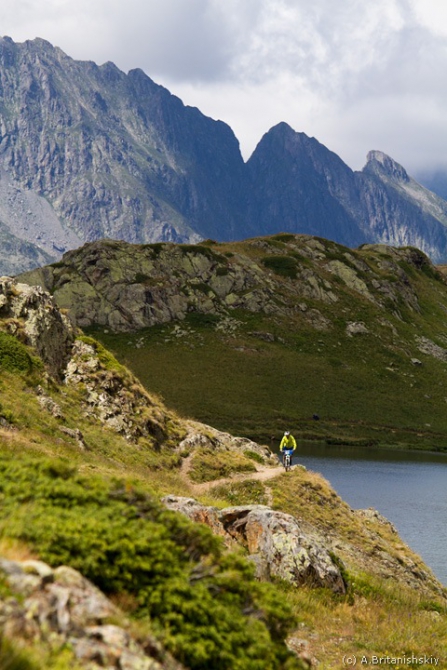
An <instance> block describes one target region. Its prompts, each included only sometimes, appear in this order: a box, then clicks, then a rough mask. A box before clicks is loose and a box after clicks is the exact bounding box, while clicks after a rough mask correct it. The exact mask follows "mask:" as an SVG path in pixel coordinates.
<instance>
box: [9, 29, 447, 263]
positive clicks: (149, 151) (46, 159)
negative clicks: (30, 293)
mask: <svg viewBox="0 0 447 670" xmlns="http://www.w3.org/2000/svg"><path fill="white" fill-rule="evenodd" d="M0 168H1V169H3V170H4V172H5V173H7V175H8V179H10V180H12V181H13V183H14V184H16V185H17V187H18V188H21V189H23V190H24V191H32V192H34V197H36V195H38V196H39V197H43V198H45V199H46V200H47V202H48V203H49V204H50V205H51V207H52V210H53V212H52V216H51V217H50V218H49V219H51V222H50V224H48V221H47V229H46V231H45V234H44V235H43V234H42V232H41V231H40V230H38V231H36V230H34V229H33V230H32V231H29V232H28V233H26V232H25V231H24V226H23V221H22V220H20V221H19V222H18V221H17V220H16V219H17V217H15V216H12V215H11V216H6V218H5V217H4V218H3V220H2V223H3V224H4V225H5V226H6V228H7V230H9V234H10V235H11V236H13V237H17V238H19V239H25V240H26V241H27V242H30V243H32V244H34V245H36V246H37V248H39V249H41V250H42V251H45V253H50V256H51V257H52V258H57V257H58V256H60V255H61V253H62V250H67V249H69V248H74V247H76V246H79V244H80V243H82V242H86V241H87V242H88V241H93V240H96V239H100V238H104V237H108V238H113V239H121V240H125V241H128V242H132V243H152V242H157V241H163V242H166V241H172V242H190V243H195V242H197V241H199V240H201V239H206V238H212V239H216V240H219V241H229V240H235V239H244V238H247V237H253V236H257V235H266V234H273V233H277V232H280V231H286V232H291V233H306V234H311V235H319V236H321V237H326V238H328V239H332V240H334V241H336V242H338V243H342V244H345V245H347V246H350V247H355V246H358V245H359V244H362V243H365V242H367V243H377V242H380V243H387V244H391V245H412V246H417V247H419V248H420V249H421V250H423V251H424V252H426V253H427V254H429V255H430V257H431V258H432V260H433V261H435V262H442V261H445V260H446V259H447V228H446V226H447V204H446V202H445V201H444V200H443V199H442V198H440V197H439V196H436V195H435V194H433V193H431V192H430V191H428V190H427V189H425V188H424V187H422V186H421V185H420V184H417V182H415V181H414V180H412V179H411V178H410V177H409V176H408V175H407V173H406V171H405V170H404V168H402V167H401V166H399V165H398V164H397V163H395V162H394V161H393V160H392V159H391V158H389V157H387V156H386V155H385V154H382V153H381V152H377V151H374V152H371V153H370V154H369V157H368V162H367V164H366V166H365V168H364V169H363V171H361V172H354V171H352V170H351V169H350V168H349V167H348V166H347V165H346V164H345V163H343V161H342V160H341V159H340V158H339V157H338V156H337V155H336V154H334V153H333V152H331V151H329V150H328V149H327V148H326V147H324V146H323V145H322V144H320V143H319V142H318V141H317V140H316V139H314V138H309V137H307V136H306V135H305V134H304V133H296V132H295V131H294V130H292V128H290V126H288V125H287V124H286V123H280V124H278V125H277V126H275V127H274V128H272V129H271V130H270V131H269V132H267V133H266V134H265V135H264V137H263V138H262V139H261V141H260V142H259V144H258V146H257V147H256V149H255V151H254V152H253V155H252V156H251V157H250V159H249V160H248V161H247V162H246V163H244V161H243V158H242V156H241V152H240V149H239V143H238V140H237V138H236V137H235V135H234V133H233V131H232V130H231V128H230V127H229V126H228V125H226V124H225V123H223V122H222V121H214V120H212V119H210V118H208V117H206V116H204V115H203V114H202V113H201V112H200V111H199V110H198V109H196V108H192V107H188V106H185V105H184V104H183V103H182V102H181V100H179V98H177V97H176V96H174V95H172V94H171V93H170V92H169V91H168V90H166V89H165V88H163V87H162V86H159V85H157V84H156V83H154V82H153V81H152V80H151V79H150V78H149V77H148V76H147V75H146V74H145V73H144V72H143V71H142V70H139V69H136V70H131V71H130V72H129V73H128V74H124V73H123V72H121V71H120V70H119V69H118V68H117V67H116V66H115V65H113V63H110V62H109V63H105V64H104V65H101V66H97V65H96V64H95V63H92V62H89V61H75V60H73V59H71V58H70V57H69V56H67V55H66V54H64V53H63V52H62V51H61V50H60V49H59V48H57V47H53V46H52V45H51V44H50V43H49V42H47V41H45V40H42V39H35V40H32V41H26V42H24V43H23V44H17V43H14V42H13V40H12V39H10V38H8V37H4V38H0ZM22 216H23V215H22ZM19 218H20V217H19ZM49 219H48V220H49ZM48 230H54V235H49V233H48ZM56 231H57V235H56ZM24 235H28V237H25V238H24ZM44 238H45V239H47V240H48V239H50V240H51V239H56V238H58V239H61V240H62V242H61V243H59V242H58V243H56V245H55V248H52V249H50V250H49V249H48V248H46V247H45V245H44V244H43V239H44ZM5 261H6V258H5V256H4V257H3V260H2V259H0V269H1V267H4V263H5ZM22 262H23V267H21V268H20V267H19V270H20V269H22V270H26V269H29V267H30V261H29V258H28V257H27V254H26V253H25V255H24V257H23V261H22ZM38 262H40V261H37V258H35V259H34V261H31V264H34V263H38ZM2 263H3V265H2ZM18 264H19V266H20V261H18ZM3 271H4V270H3ZM8 271H9V270H8Z"/></svg>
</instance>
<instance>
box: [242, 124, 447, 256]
mask: <svg viewBox="0 0 447 670" xmlns="http://www.w3.org/2000/svg"><path fill="white" fill-rule="evenodd" d="M247 169H248V171H249V173H250V183H251V189H252V193H253V197H252V198H251V199H250V201H249V205H248V211H249V215H248V217H247V218H248V220H256V221H258V226H259V232H261V233H263V234H272V233H274V232H277V231H279V230H287V231H289V232H294V233H296V232H303V233H309V234H312V235H321V236H323V237H327V238H329V239H331V240H335V241H336V242H339V243H341V244H346V245H347V246H350V247H352V246H356V245H358V244H361V243H365V242H369V243H371V242H375V243H383V244H389V245H393V246H404V245H409V246H415V247H417V248H419V249H421V250H422V251H424V252H425V253H427V254H428V255H429V256H430V257H431V258H432V259H433V260H434V261H436V262H438V261H441V260H442V259H444V258H445V257H446V254H447V228H446V226H447V204H446V202H445V201H444V200H443V199H442V198H440V197H439V196H437V195H435V194H434V193H432V192H430V191H429V190H428V189H426V188H424V187H422V186H421V185H420V184H418V183H417V182H416V181H415V180H414V179H412V178H411V177H410V176H409V175H408V174H407V172H406V171H405V169H404V168H403V167H402V166H401V165H399V164H398V163H396V162H395V161H394V160H393V159H392V158H390V157H389V156H387V155H386V154H384V153H382V152H380V151H371V152H370V153H369V154H368V159H367V163H366V166H365V168H364V169H363V171H362V172H353V171H352V170H351V169H350V168H349V167H348V166H347V165H345V164H344V163H343V161H342V160H341V159H340V158H339V157H338V156H336V155H335V154H334V153H332V152H331V151H329V150H328V149H326V147H324V146H323V145H321V144H320V143H319V142H318V141H317V140H315V139H314V138H309V137H307V136H306V135H304V134H303V133H295V132H294V131H293V130H292V129H291V128H290V127H289V126H288V125H287V124H285V123H282V124H279V125H278V126H276V127H275V128H272V129H271V130H270V131H269V132H268V133H267V134H266V135H265V136H264V137H263V139H262V140H261V142H260V143H259V145H258V147H257V148H256V150H255V152H254V153H253V155H252V157H251V158H250V160H249V161H248V163H247ZM258 234H259V233H258Z"/></svg>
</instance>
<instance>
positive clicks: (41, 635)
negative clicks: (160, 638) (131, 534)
mask: <svg viewBox="0 0 447 670" xmlns="http://www.w3.org/2000/svg"><path fill="white" fill-rule="evenodd" d="M0 575H1V576H2V577H3V579H4V580H5V582H6V585H7V586H8V587H9V589H10V595H9V596H2V597H1V599H0V626H1V628H2V632H3V635H5V636H6V637H7V638H14V639H16V640H17V639H26V640H30V639H32V640H34V641H40V642H42V643H44V644H45V645H47V647H48V648H49V649H50V650H51V649H53V650H54V651H55V652H57V651H58V650H59V649H60V648H61V647H62V646H64V645H66V646H68V648H69V649H71V650H72V652H73V658H74V659H76V660H77V661H78V663H79V664H80V665H81V666H82V667H85V668H89V670H95V669H96V668H104V667H106V668H110V670H112V669H114V668H116V670H123V669H125V670H163V669H165V670H181V666H180V664H178V663H176V662H175V661H174V660H172V659H171V658H169V657H168V658H167V660H166V662H163V661H160V660H157V659H156V658H154V656H153V654H151V653H150V651H151V650H152V651H153V652H156V653H157V656H158V659H160V658H161V657H162V656H163V655H165V656H167V655H166V653H165V652H164V651H163V650H162V648H161V645H160V644H159V643H158V642H157V641H156V640H155V639H154V638H151V637H148V636H145V638H143V639H137V638H136V637H135V636H134V635H133V634H132V633H131V632H130V630H129V623H128V621H127V620H126V617H125V616H124V614H123V613H122V612H120V610H119V609H118V608H117V607H116V606H115V605H114V604H113V603H112V602H111V601H110V600H109V599H108V598H106V596H105V595H104V594H103V593H102V592H101V591H100V590H99V589H98V588H96V587H95V586H94V585H93V584H92V583H91V582H90V581H89V580H87V579H85V577H83V576H82V575H81V573H79V572H78V571H77V570H74V569H73V568H70V567H67V566H60V567H58V568H55V569H53V568H51V567H50V566H49V565H47V564H46V563H43V562H42V561H35V560H27V561H11V560H7V559H5V558H0ZM112 621H120V625H116V624H115V623H112Z"/></svg>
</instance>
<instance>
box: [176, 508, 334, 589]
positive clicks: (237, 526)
mask: <svg viewBox="0 0 447 670" xmlns="http://www.w3.org/2000/svg"><path fill="white" fill-rule="evenodd" d="M163 502H164V504H165V505H166V507H168V509H171V510H175V511H178V512H181V513H182V514H185V515H186V516H187V517H188V518H190V519H192V520H193V521H196V522H199V523H205V524H206V525H207V526H209V527H210V528H211V529H212V531H213V532H214V533H215V534H216V535H219V536H221V537H223V538H224V540H225V543H226V544H227V546H231V545H235V544H238V545H239V546H242V547H244V549H246V551H247V552H248V555H249V557H250V559H251V560H253V561H254V563H255V565H256V572H257V575H258V577H259V579H263V580H270V579H271V578H272V577H279V578H280V579H284V580H285V581H288V582H290V583H292V584H294V585H296V586H300V585H302V584H309V585H313V586H323V587H326V588H329V589H331V590H332V591H333V592H334V593H345V592H346V585H345V583H344V580H343V577H342V575H341V572H340V569H339V567H338V565H336V564H335V562H334V560H333V559H332V557H331V554H330V553H329V550H328V549H327V548H326V547H324V546H323V545H322V544H321V540H320V539H318V538H317V536H316V535H313V534H312V533H310V532H309V531H306V532H304V531H303V529H302V528H301V526H300V523H299V521H298V520H297V519H295V517H293V516H291V515H290V514H284V513H283V512H276V511H274V510H272V509H271V508H270V507H267V506H265V505H243V506H239V507H228V508H225V509H223V510H218V509H216V508H214V507H206V506H204V505H201V504H200V503H198V502H197V501H196V500H194V499H192V498H184V497H180V496H167V497H166V498H164V499H163Z"/></svg>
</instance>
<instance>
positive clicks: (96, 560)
mask: <svg viewBox="0 0 447 670" xmlns="http://www.w3.org/2000/svg"><path fill="white" fill-rule="evenodd" d="M0 498H1V500H2V506H1V507H0V534H1V535H3V536H5V537H11V538H16V539H19V540H21V541H24V542H26V543H27V544H29V545H30V546H31V547H32V548H33V549H34V551H36V552H37V553H38V555H39V556H40V558H41V559H43V560H44V561H47V562H48V563H50V564H52V565H59V564H61V563H65V564H68V565H71V566H72V567H73V568H76V569H78V570H80V571H81V572H82V573H83V574H84V575H85V576H86V577H87V578H88V579H90V580H91V581H93V582H94V583H95V584H96V585H97V586H98V587H99V588H101V589H102V590H103V591H104V592H105V593H107V594H109V595H112V594H122V595H123V596H126V594H127V595H128V596H129V597H130V598H131V600H132V602H134V603H137V609H136V615H137V616H138V617H140V618H150V620H151V625H152V626H153V627H154V629H155V631H156V632H158V635H159V636H160V638H161V639H162V641H163V642H164V644H165V645H166V646H167V648H168V649H169V650H170V651H171V652H172V653H173V654H174V655H175V657H176V658H177V659H179V660H180V661H181V662H182V663H184V664H185V666H186V667H188V668H190V669H191V670H208V669H209V668H213V669H215V670H229V669H230V668H231V669H233V668H237V669H238V670H256V669H258V668H259V669H261V668H262V670H274V669H277V668H278V669H281V668H284V670H285V668H286V667H287V669H288V670H289V668H299V667H300V666H299V663H298V661H296V660H295V659H294V658H293V657H292V656H291V654H290V653H289V652H288V650H287V648H286V646H285V644H284V638H285V637H286V635H287V633H288V632H289V631H290V630H291V627H292V626H293V625H294V623H295V621H294V617H293V616H292V614H291V611H290V609H289V607H288V606H287V605H286V604H284V603H283V602H281V601H280V599H279V597H277V596H276V595H275V594H274V590H273V587H272V586H271V585H268V584H260V583H259V582H257V581H256V579H255V577H254V566H253V565H252V564H251V563H250V562H248V561H247V560H245V559H244V558H243V557H241V556H240V555H235V554H229V553H227V552H226V551H225V550H224V548H223V545H222V543H221V541H220V539H219V538H217V537H215V536H214V535H213V534H212V533H211V531H210V529H208V528H207V527H206V526H204V525H200V524H193V523H192V522H190V521H189V520H188V519H187V518H186V517H183V516H182V515H180V514H175V513H173V512H170V511H167V510H166V509H164V508H163V507H162V506H161V505H160V504H159V503H158V502H157V501H156V500H155V499H154V498H153V497H151V496H149V495H148V494H146V493H145V492H144V491H142V490H140V489H138V488H136V487H135V486H133V485H132V484H131V483H129V482H120V481H114V482H107V481H105V480H104V479H102V478H99V477H95V476H93V475H88V476H87V475H84V476H81V475H79V474H77V473H76V472H75V471H74V470H73V469H71V468H70V467H69V465H68V464H67V462H66V461H60V460H57V459H56V460H54V461H50V460H49V459H43V458H38V457H35V458H31V457H29V456H22V457H17V455H14V456H10V457H8V456H5V455H4V456H0ZM290 664H292V665H290Z"/></svg>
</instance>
